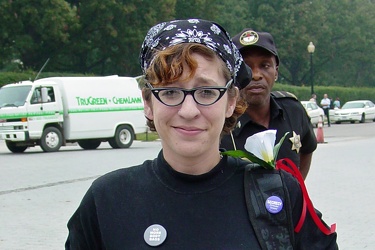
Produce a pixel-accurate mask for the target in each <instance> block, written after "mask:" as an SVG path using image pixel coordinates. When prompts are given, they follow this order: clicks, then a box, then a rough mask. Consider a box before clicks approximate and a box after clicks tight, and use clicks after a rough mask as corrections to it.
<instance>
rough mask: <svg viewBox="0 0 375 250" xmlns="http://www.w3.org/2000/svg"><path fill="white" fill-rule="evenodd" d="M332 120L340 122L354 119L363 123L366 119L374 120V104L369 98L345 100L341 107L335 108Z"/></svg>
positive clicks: (353, 121) (352, 121) (353, 120)
mask: <svg viewBox="0 0 375 250" xmlns="http://www.w3.org/2000/svg"><path fill="white" fill-rule="evenodd" d="M332 118H333V119H332V121H334V122H335V123H337V124H340V123H341V122H351V123H355V122H356V121H358V122H360V123H364V122H365V121H366V120H370V121H375V104H374V103H373V102H372V101H369V100H357V101H349V102H346V103H345V104H344V105H343V106H342V108H341V109H337V110H335V113H334V116H333V117H332Z"/></svg>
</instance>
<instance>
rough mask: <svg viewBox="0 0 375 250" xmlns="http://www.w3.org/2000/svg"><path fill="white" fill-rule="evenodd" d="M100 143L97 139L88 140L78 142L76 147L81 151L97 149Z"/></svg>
mask: <svg viewBox="0 0 375 250" xmlns="http://www.w3.org/2000/svg"><path fill="white" fill-rule="evenodd" d="M101 143H102V142H101V141H100V140H97V139H88V140H81V141H78V145H79V146H80V147H81V148H83V149H97V148H98V147H99V146H100V144H101Z"/></svg>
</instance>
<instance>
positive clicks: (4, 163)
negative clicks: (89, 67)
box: [0, 123, 375, 250]
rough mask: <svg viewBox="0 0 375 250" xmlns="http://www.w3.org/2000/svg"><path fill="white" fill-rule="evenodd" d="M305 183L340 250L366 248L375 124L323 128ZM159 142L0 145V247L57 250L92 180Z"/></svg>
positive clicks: (148, 153)
mask: <svg viewBox="0 0 375 250" xmlns="http://www.w3.org/2000/svg"><path fill="white" fill-rule="evenodd" d="M323 133H324V139H325V142H326V143H322V144H319V146H318V149H317V150H316V152H315V154H314V158H313V165H312V168H311V171H310V173H309V176H308V178H307V181H306V185H307V187H308V190H309V193H310V196H311V198H312V200H313V202H314V205H315V206H316V207H317V208H318V209H319V210H321V211H322V212H323V214H324V219H325V220H326V222H327V223H328V224H332V223H335V222H336V223H337V232H338V234H339V240H338V241H339V245H340V248H341V249H372V248H373V246H374V245H375V237H374V236H375V225H374V224H373V219H372V214H373V213H372V211H373V209H372V208H373V206H374V204H373V198H374V195H373V194H372V189H373V188H375V185H374V184H373V176H374V174H375V168H374V167H375V154H374V153H373V148H374V146H375V123H366V124H354V125H352V124H340V125H332V126H331V127H329V128H328V127H324V128H323ZM159 150H160V142H139V141H137V142H135V143H134V145H133V146H132V147H131V148H130V149H125V150H113V149H110V147H109V146H108V145H107V144H103V145H102V146H101V147H100V148H99V149H98V150H94V151H85V150H81V149H79V148H78V147H77V146H70V147H65V148H62V150H61V151H60V152H56V153H43V152H42V151H41V149H40V148H38V147H36V148H32V149H28V150H27V151H26V152H25V153H24V154H12V153H10V152H9V151H8V150H7V149H6V147H5V145H4V143H3V142H0V173H1V175H0V249H2V250H8V249H9V250H18V249H20V250H21V249H22V250H24V249H48V250H50V249H63V245H64V242H65V239H66V235H67V229H66V222H67V220H68V219H69V218H70V216H71V215H72V213H73V212H74V210H75V209H76V208H77V206H78V204H79V202H80V200H81V199H82V196H83V195H84V193H85V191H86V190H87V188H88V187H89V185H90V184H91V182H92V181H93V179H94V178H96V177H98V176H100V175H102V174H104V173H106V172H108V171H111V170H114V169H117V168H120V167H126V166H131V165H135V164H139V163H141V162H143V160H144V159H146V158H154V157H155V156H156V155H157V153H158V151H159Z"/></svg>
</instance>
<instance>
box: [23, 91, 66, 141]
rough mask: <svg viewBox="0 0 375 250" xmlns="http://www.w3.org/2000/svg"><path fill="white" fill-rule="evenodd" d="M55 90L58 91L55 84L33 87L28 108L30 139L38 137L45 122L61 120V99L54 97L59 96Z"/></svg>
mask: <svg viewBox="0 0 375 250" xmlns="http://www.w3.org/2000/svg"><path fill="white" fill-rule="evenodd" d="M56 91H59V90H58V89H57V88H56V86H39V87H36V88H35V89H34V91H33V94H32V95H31V99H30V105H29V109H28V123H29V135H30V139H39V138H40V137H41V135H42V133H43V129H44V127H45V125H46V124H49V123H58V122H62V120H63V119H62V110H61V100H57V99H56V96H59V95H56ZM43 93H44V94H43ZM45 94H47V96H45ZM43 96H45V97H44V98H43Z"/></svg>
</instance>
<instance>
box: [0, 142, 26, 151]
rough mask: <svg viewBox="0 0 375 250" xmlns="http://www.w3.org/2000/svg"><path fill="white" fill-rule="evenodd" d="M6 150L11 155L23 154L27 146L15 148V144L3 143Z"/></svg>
mask: <svg viewBox="0 0 375 250" xmlns="http://www.w3.org/2000/svg"><path fill="white" fill-rule="evenodd" d="M5 144H6V145H7V148H8V149H9V150H10V151H11V152H13V153H23V152H25V150H26V149H27V146H17V144H16V143H15V142H12V141H5Z"/></svg>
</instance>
